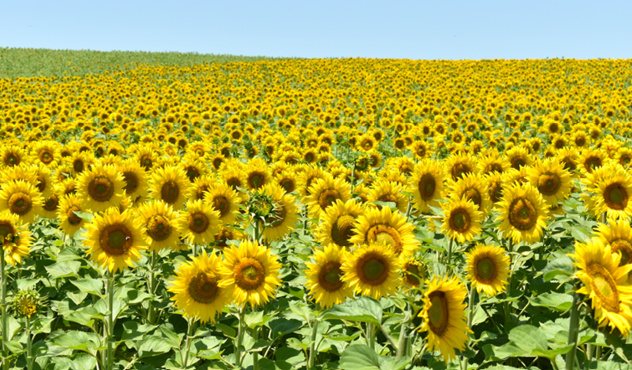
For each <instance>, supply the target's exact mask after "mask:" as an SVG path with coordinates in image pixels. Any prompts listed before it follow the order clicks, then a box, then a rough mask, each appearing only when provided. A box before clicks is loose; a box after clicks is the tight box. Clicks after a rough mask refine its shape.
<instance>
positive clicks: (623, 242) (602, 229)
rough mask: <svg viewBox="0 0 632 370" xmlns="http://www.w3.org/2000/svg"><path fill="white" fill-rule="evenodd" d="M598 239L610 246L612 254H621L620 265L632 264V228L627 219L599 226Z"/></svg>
mask: <svg viewBox="0 0 632 370" xmlns="http://www.w3.org/2000/svg"><path fill="white" fill-rule="evenodd" d="M597 238H599V239H600V240H601V241H602V242H603V243H604V244H605V245H608V246H610V249H611V250H612V253H619V254H620V255H621V260H620V261H619V265H620V266H622V265H627V264H631V263H632V227H630V223H629V221H628V220H627V219H619V220H610V222H609V224H602V223H600V224H599V225H598V226H597Z"/></svg>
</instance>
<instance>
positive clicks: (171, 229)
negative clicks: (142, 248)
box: [136, 200, 180, 251]
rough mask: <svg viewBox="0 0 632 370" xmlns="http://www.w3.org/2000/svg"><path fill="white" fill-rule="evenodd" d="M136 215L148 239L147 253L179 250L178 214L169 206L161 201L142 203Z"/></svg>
mask: <svg viewBox="0 0 632 370" xmlns="http://www.w3.org/2000/svg"><path fill="white" fill-rule="evenodd" d="M136 214H137V216H138V218H139V222H140V225H141V227H142V231H143V233H144V234H146V235H147V237H148V239H147V244H148V250H149V251H159V250H161V249H170V250H173V251H175V250H180V247H179V245H178V244H179V242H180V240H179V236H180V233H179V231H178V224H177V222H178V213H177V212H176V211H174V210H173V208H172V207H171V206H170V205H168V204H167V203H165V202H163V201H161V200H156V201H153V202H147V203H143V204H141V205H140V206H139V207H138V209H136Z"/></svg>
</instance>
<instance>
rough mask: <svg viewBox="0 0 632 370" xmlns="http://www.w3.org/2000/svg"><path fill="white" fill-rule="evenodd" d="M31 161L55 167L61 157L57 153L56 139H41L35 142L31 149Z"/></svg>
mask: <svg viewBox="0 0 632 370" xmlns="http://www.w3.org/2000/svg"><path fill="white" fill-rule="evenodd" d="M31 155H32V157H33V162H36V163H41V164H43V165H44V166H48V167H55V166H56V165H57V162H58V161H59V159H60V158H61V155H59V144H58V143H57V142H56V141H42V142H39V143H36V144H35V145H34V146H33V150H32V151H31Z"/></svg>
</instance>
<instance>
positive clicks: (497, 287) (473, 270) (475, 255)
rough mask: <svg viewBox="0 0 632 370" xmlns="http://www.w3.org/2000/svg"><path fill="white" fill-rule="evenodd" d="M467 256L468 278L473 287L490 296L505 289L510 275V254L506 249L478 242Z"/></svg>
mask: <svg viewBox="0 0 632 370" xmlns="http://www.w3.org/2000/svg"><path fill="white" fill-rule="evenodd" d="M465 256H466V263H467V267H466V271H467V279H468V280H469V281H470V282H471V283H472V288H474V289H476V291H477V292H479V293H480V292H485V293H486V294H487V295H489V296H490V297H493V296H495V295H496V294H498V293H500V292H502V291H504V290H505V285H507V284H508V282H507V277H509V256H507V255H506V254H505V250H504V249H502V248H500V247H496V246H490V245H483V244H477V245H476V247H474V249H473V250H472V251H470V253H465Z"/></svg>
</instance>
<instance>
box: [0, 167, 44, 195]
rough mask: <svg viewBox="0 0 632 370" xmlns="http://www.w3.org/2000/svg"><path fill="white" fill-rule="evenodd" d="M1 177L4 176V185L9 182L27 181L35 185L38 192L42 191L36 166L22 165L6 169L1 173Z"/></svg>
mask: <svg viewBox="0 0 632 370" xmlns="http://www.w3.org/2000/svg"><path fill="white" fill-rule="evenodd" d="M42 166H43V165H42ZM0 176H2V183H7V182H9V181H26V182H28V183H30V184H33V185H34V186H35V187H37V189H38V190H40V188H39V187H38V185H39V181H38V178H37V172H36V170H35V166H33V165H27V164H24V163H22V164H20V165H17V166H13V167H6V168H4V169H3V170H2V171H0ZM0 187H1V185H0ZM41 192H42V191H41V190H40V193H41Z"/></svg>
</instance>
